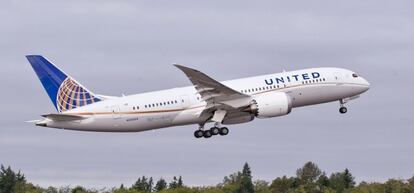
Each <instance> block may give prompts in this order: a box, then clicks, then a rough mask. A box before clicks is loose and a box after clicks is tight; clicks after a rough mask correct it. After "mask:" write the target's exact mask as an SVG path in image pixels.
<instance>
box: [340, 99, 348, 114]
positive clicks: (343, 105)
mask: <svg viewBox="0 0 414 193" xmlns="http://www.w3.org/2000/svg"><path fill="white" fill-rule="evenodd" d="M346 102H347V100H345V99H341V100H339V105H340V108H339V112H340V113H341V114H345V113H346V112H348V109H347V108H346V107H345V103H346Z"/></svg>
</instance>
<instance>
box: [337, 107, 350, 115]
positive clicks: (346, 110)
mask: <svg viewBox="0 0 414 193" xmlns="http://www.w3.org/2000/svg"><path fill="white" fill-rule="evenodd" d="M339 112H340V113H341V114H344V113H346V112H348V109H347V108H346V107H341V108H339Z"/></svg>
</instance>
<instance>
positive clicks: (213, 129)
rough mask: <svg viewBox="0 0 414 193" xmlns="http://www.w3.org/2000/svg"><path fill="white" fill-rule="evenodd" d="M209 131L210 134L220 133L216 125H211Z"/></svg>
mask: <svg viewBox="0 0 414 193" xmlns="http://www.w3.org/2000/svg"><path fill="white" fill-rule="evenodd" d="M210 132H211V134H212V135H218V134H219V133H220V128H218V127H212V128H211V129H210Z"/></svg>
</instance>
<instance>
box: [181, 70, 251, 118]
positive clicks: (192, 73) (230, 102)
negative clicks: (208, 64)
mask: <svg viewBox="0 0 414 193" xmlns="http://www.w3.org/2000/svg"><path fill="white" fill-rule="evenodd" d="M175 66H176V67H177V68H179V69H180V70H182V71H183V72H184V73H185V74H186V75H187V77H188V78H189V79H190V81H191V82H192V83H193V85H194V87H195V89H196V90H197V93H198V94H200V96H201V99H202V100H204V101H205V102H206V103H207V105H206V108H205V109H204V111H203V112H202V113H201V114H200V116H203V115H205V114H213V113H214V112H216V111H217V110H225V111H227V113H228V112H232V111H241V109H244V108H245V107H247V106H249V105H250V102H251V98H250V96H249V95H245V94H243V93H240V92H238V91H235V90H234V89H232V88H229V87H228V86H226V85H224V84H222V83H220V82H218V81H216V80H214V79H212V78H210V77H209V76H207V75H206V74H204V73H202V72H200V71H198V70H195V69H192V68H188V67H185V66H182V65H178V64H175ZM220 114H221V115H217V116H219V117H222V116H223V115H222V111H220ZM215 117H216V116H215Z"/></svg>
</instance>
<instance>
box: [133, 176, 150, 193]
mask: <svg viewBox="0 0 414 193" xmlns="http://www.w3.org/2000/svg"><path fill="white" fill-rule="evenodd" d="M152 186H153V181H152V177H151V178H149V179H148V178H146V177H145V176H142V177H141V178H138V180H137V181H136V182H135V183H134V185H132V187H131V188H132V189H135V190H139V191H142V192H151V191H152Z"/></svg>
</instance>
